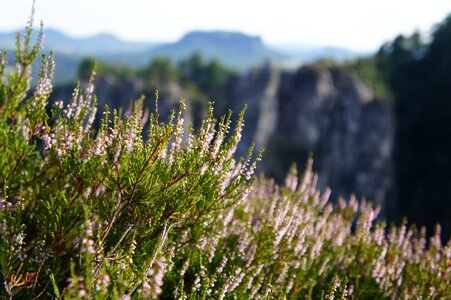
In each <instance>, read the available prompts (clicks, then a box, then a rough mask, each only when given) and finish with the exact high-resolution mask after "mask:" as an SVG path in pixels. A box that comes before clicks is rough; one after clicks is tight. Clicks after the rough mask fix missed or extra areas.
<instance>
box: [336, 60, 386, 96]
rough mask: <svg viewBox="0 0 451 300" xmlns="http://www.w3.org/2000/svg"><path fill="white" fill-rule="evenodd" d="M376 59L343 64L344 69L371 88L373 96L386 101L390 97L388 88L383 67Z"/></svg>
mask: <svg viewBox="0 0 451 300" xmlns="http://www.w3.org/2000/svg"><path fill="white" fill-rule="evenodd" d="M380 63H381V62H380V60H379V59H378V58H377V56H376V57H361V58H357V59H354V60H350V61H346V62H344V64H343V65H344V67H345V68H346V69H348V70H350V71H351V72H352V73H354V74H355V75H356V76H357V77H358V78H359V79H361V80H363V81H364V82H365V83H366V84H368V85H369V86H371V88H372V89H373V91H374V96H375V97H376V98H377V99H379V100H386V99H387V98H389V96H390V88H389V86H388V82H387V80H386V76H385V72H384V70H385V69H384V68H383V66H381V65H380Z"/></svg>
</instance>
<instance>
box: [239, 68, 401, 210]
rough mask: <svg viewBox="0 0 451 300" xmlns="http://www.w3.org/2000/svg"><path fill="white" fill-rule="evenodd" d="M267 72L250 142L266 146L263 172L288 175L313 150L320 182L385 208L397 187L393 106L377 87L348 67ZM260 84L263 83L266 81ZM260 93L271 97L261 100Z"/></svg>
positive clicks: (341, 193) (335, 193)
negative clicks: (377, 93) (374, 89)
mask: <svg viewBox="0 0 451 300" xmlns="http://www.w3.org/2000/svg"><path fill="white" fill-rule="evenodd" d="M260 74H265V76H261V77H263V79H265V80H260V83H265V82H266V83H267V84H266V85H265V87H264V88H262V89H260V90H259V91H254V92H253V94H254V95H255V98H254V99H252V101H253V102H257V103H259V106H258V107H257V106H256V105H250V110H251V112H250V116H249V114H247V124H249V123H251V127H252V126H256V128H255V131H254V132H253V131H252V130H251V131H247V132H246V133H247V134H248V136H247V140H249V139H252V140H255V141H260V142H259V143H258V145H259V146H261V147H264V148H266V155H265V160H264V161H263V163H262V165H261V170H263V171H264V172H266V173H269V174H270V175H272V176H274V177H276V178H279V179H281V178H283V176H284V174H285V173H286V171H287V169H288V167H289V165H290V164H291V163H292V162H297V163H298V165H299V167H301V168H302V167H303V166H304V165H305V162H306V160H307V158H308V157H309V155H313V157H314V162H315V163H314V169H315V171H316V172H318V174H319V185H320V187H322V188H324V187H326V186H330V187H331V188H332V191H333V198H336V197H337V196H345V197H346V196H349V195H350V194H352V193H355V194H356V195H357V196H362V197H366V198H368V199H369V200H371V201H374V202H376V203H377V204H379V205H384V204H385V202H387V199H388V198H389V197H390V193H391V192H392V189H393V169H392V165H393V164H392V159H393V157H392V155H393V134H394V122H393V117H392V113H391V108H390V107H389V103H387V102H382V101H378V100H376V99H374V96H373V93H372V91H371V89H370V88H368V87H367V86H366V85H365V84H363V83H362V82H361V81H360V80H358V79H356V78H354V77H353V76H352V75H351V74H349V73H348V72H346V71H345V70H343V69H340V68H332V69H329V68H319V67H318V68H317V67H303V68H301V69H299V70H297V71H296V72H295V73H284V74H280V72H279V71H277V70H276V69H275V68H274V67H273V66H266V68H265V70H261V71H260ZM269 78H272V79H273V80H272V81H271V80H269ZM274 78H277V79H274ZM254 81H255V82H254V86H259V83H258V82H259V80H258V78H254ZM274 83H278V87H277V92H276V93H274V92H273V86H272V85H271V84H274ZM268 91H272V92H269V93H266V94H265V92H268ZM259 92H260V93H261V95H270V96H269V97H263V96H261V97H260V98H258V99H257V97H258V96H257V95H258V94H259ZM244 99H245V98H244ZM251 103H252V102H251ZM253 107H255V108H256V109H257V112H253V111H252V108H253ZM275 112H276V113H275ZM254 115H256V116H257V118H254V117H253V116H254ZM266 115H267V116H269V117H265V116H266ZM265 122H266V124H265ZM253 124H256V125H253ZM257 124H258V126H257ZM251 129H254V128H251ZM268 129H269V130H268ZM260 130H261V131H260ZM384 206H385V205H384Z"/></svg>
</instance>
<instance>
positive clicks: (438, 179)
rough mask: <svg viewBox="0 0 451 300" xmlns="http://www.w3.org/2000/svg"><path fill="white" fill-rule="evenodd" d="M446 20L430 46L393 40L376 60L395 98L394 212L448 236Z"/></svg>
mask: <svg viewBox="0 0 451 300" xmlns="http://www.w3.org/2000/svg"><path fill="white" fill-rule="evenodd" d="M450 41H451V16H450V17H448V18H447V19H446V20H444V22H442V23H441V24H440V25H439V26H437V27H436V29H435V32H434V33H433V35H432V37H431V39H430V42H425V41H424V40H423V38H422V37H421V35H420V34H418V33H414V34H413V35H412V36H410V37H405V36H398V37H397V38H396V39H395V40H394V41H392V42H390V43H387V44H386V45H384V46H383V47H382V48H381V49H380V51H379V53H378V54H377V55H376V59H377V61H378V64H379V66H380V71H381V72H382V74H384V77H385V78H386V82H387V84H388V86H389V87H390V90H391V93H392V95H393V97H394V108H395V114H396V119H397V126H396V143H397V147H396V148H397V153H396V157H395V162H396V166H395V167H396V172H397V174H396V181H397V183H396V185H397V187H398V191H397V192H398V203H399V210H400V212H401V213H402V214H403V215H406V216H407V217H408V218H409V219H410V220H411V221H413V222H416V223H419V224H423V225H426V226H427V227H428V228H433V227H434V226H435V223H436V222H440V223H441V224H442V225H443V229H444V230H443V233H444V236H445V237H449V236H450V235H451V218H450V214H451V205H450V203H451V202H450V199H451V185H450V182H451V172H450V170H451V155H450V153H451V127H450V126H449V124H450V123H449V122H450V119H451V101H450V100H451V85H450V82H449V78H451V42H450Z"/></svg>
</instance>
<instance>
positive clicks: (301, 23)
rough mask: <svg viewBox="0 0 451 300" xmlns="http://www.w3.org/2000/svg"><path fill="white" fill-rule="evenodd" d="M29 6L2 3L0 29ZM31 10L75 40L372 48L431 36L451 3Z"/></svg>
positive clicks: (71, 2)
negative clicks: (217, 35)
mask: <svg viewBox="0 0 451 300" xmlns="http://www.w3.org/2000/svg"><path fill="white" fill-rule="evenodd" d="M31 6H32V0H0V32H4V31H11V30H17V29H19V28H22V27H24V25H25V24H26V21H27V19H28V16H29V14H30V11H31ZM35 10H36V12H35V24H36V25H38V24H39V22H40V21H41V20H42V21H43V22H44V26H45V28H54V29H58V30H60V31H62V32H64V33H66V34H69V35H72V36H74V37H86V36H90V35H94V34H97V33H112V34H114V35H116V36H118V37H120V38H122V39H125V40H129V41H147V42H173V41H176V40H177V39H179V38H180V37H182V36H183V34H185V33H187V32H189V31H191V30H230V31H240V32H243V33H247V34H251V35H258V36H261V37H262V38H263V41H264V42H265V43H267V44H272V45H281V44H282V45H293V46H294V45H314V46H318V45H319V46H337V47H345V48H348V49H352V50H357V51H374V50H376V49H377V48H379V47H380V46H381V45H382V43H384V42H386V41H389V40H391V39H393V38H394V37H395V36H397V35H398V34H400V33H402V34H411V33H412V32H414V31H415V30H420V31H421V32H423V33H426V34H427V33H429V32H430V30H431V28H433V26H434V25H435V24H437V23H439V22H440V21H442V20H443V19H444V18H445V17H446V16H447V15H448V14H450V13H451V0H426V1H424V0H410V1H409V0H309V1H306V0H277V1H274V0H272V1H265V0H260V1H254V0H247V1H246V0H223V1H212V0H188V1H187V0H179V1H176V0H36V3H35Z"/></svg>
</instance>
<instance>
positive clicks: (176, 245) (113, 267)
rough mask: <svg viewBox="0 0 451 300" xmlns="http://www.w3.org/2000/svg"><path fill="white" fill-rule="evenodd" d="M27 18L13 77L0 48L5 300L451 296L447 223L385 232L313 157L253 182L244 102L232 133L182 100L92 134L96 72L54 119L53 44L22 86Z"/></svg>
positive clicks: (28, 52) (111, 121) (31, 50)
mask: <svg viewBox="0 0 451 300" xmlns="http://www.w3.org/2000/svg"><path fill="white" fill-rule="evenodd" d="M31 24H32V20H30V23H29V26H28V28H27V32H26V34H25V36H24V37H23V38H20V37H18V42H17V46H18V47H17V52H16V70H15V71H14V72H12V73H11V74H10V75H9V77H8V78H7V79H6V78H4V76H3V72H4V67H5V65H6V61H5V54H4V53H1V54H0V77H1V80H0V180H1V183H0V226H1V235H0V281H1V282H2V286H1V287H0V297H1V298H4V299H8V298H9V299H13V298H20V299H33V298H58V299H60V298H64V299H73V298H78V299H104V298H106V299H131V298H133V299H139V298H153V299H156V298H162V299H171V298H177V299H188V298H189V299H209V298H215V299H223V298H228V299H231V298H238V299H263V298H265V299H266V298H293V299H296V298H300V297H305V298H324V299H334V298H344V299H346V298H350V299H362V298H371V299H387V298H405V299H409V298H412V297H422V298H432V297H433V298H443V299H446V298H450V297H451V285H450V280H451V272H450V268H451V245H450V244H448V245H446V246H444V245H442V244H441V241H440V227H437V230H436V234H435V235H434V236H433V237H432V238H431V239H430V242H429V244H428V245H427V246H426V240H425V233H424V230H420V232H418V231H417V230H415V229H410V230H408V229H407V228H406V226H404V225H403V226H401V227H399V228H397V227H392V228H391V229H390V230H389V231H388V233H387V234H386V232H385V230H386V226H385V224H384V223H382V222H376V221H375V220H376V217H377V213H378V209H373V208H372V206H371V205H370V204H368V203H366V202H360V203H358V202H357V200H356V199H354V198H351V199H350V200H349V201H348V202H346V201H344V200H341V201H340V202H339V203H338V204H337V205H332V204H330V203H328V193H327V192H326V193H324V194H320V193H319V192H318V190H317V189H316V178H315V176H314V175H313V174H312V172H311V163H310V165H309V167H308V168H307V171H306V172H305V174H304V175H303V176H302V178H301V179H300V180H299V178H298V176H297V174H296V171H295V169H293V170H292V171H291V172H290V174H289V175H288V176H287V178H286V183H285V185H284V186H280V187H279V186H276V185H274V183H273V182H272V181H271V180H266V179H264V178H260V179H259V180H257V181H256V182H254V179H253V177H252V174H253V171H254V169H255V166H256V162H257V161H258V160H259V157H260V156H257V157H256V158H255V159H252V155H251V154H252V148H251V149H249V154H248V156H247V157H245V158H242V159H240V160H236V159H235V157H234V152H235V149H236V146H237V143H238V142H239V140H240V136H241V129H242V127H243V112H242V113H241V114H240V115H239V118H238V121H237V123H236V125H235V127H234V130H233V131H232V132H230V133H229V130H230V126H231V121H230V119H231V114H228V115H226V116H224V117H222V118H221V119H220V120H219V121H216V120H214V119H213V117H212V115H213V108H212V107H211V106H210V109H209V111H208V114H207V116H206V117H205V119H204V120H203V122H202V125H201V127H200V129H199V130H198V131H197V132H194V131H193V130H189V131H188V132H185V131H184V120H183V109H184V104H183V102H181V104H180V110H178V111H176V112H174V113H173V114H172V116H171V117H170V118H169V120H167V121H166V122H164V123H162V122H160V120H159V115H158V105H157V106H156V109H155V112H154V113H152V114H150V115H149V117H148V118H147V117H146V116H147V115H148V114H147V112H146V111H145V110H144V106H143V99H140V100H138V101H137V102H136V105H135V110H134V113H133V114H132V115H131V116H129V117H123V116H121V115H120V114H119V113H118V112H117V111H113V112H110V111H109V110H108V108H107V107H106V108H105V109H104V117H103V119H102V120H101V126H100V129H98V130H94V129H93V128H92V126H91V125H92V123H93V121H94V116H95V112H96V106H95V103H96V99H95V97H94V96H93V89H94V77H91V80H90V83H89V85H88V87H87V89H86V90H85V91H82V90H81V89H80V88H76V89H75V91H74V94H73V97H72V99H71V100H70V101H69V102H67V103H63V102H58V103H56V104H55V105H54V106H53V108H52V110H51V113H50V114H48V113H47V112H46V106H47V104H48V103H47V99H48V97H49V95H50V93H51V90H52V84H51V81H52V76H53V70H54V64H53V57H52V54H50V55H49V56H43V57H42V67H41V71H40V76H39V78H38V84H37V87H36V89H35V90H34V92H32V93H29V92H28V90H29V88H30V76H31V75H30V74H31V69H30V68H31V64H32V62H33V60H34V59H35V58H36V56H37V54H38V51H39V44H37V45H35V46H32V45H30V35H31ZM156 99H157V101H158V96H157V97H156ZM145 123H147V126H148V132H147V136H148V138H147V139H146V140H144V139H143V134H142V130H143V126H144V124H145Z"/></svg>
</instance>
